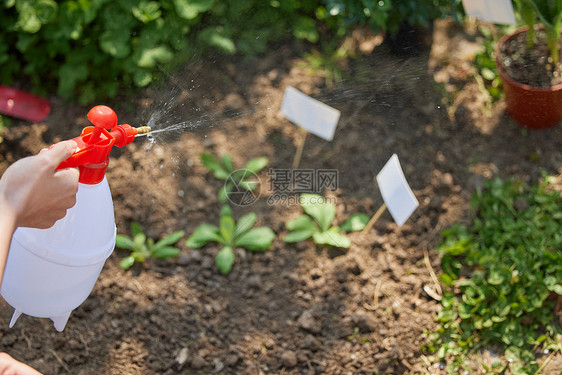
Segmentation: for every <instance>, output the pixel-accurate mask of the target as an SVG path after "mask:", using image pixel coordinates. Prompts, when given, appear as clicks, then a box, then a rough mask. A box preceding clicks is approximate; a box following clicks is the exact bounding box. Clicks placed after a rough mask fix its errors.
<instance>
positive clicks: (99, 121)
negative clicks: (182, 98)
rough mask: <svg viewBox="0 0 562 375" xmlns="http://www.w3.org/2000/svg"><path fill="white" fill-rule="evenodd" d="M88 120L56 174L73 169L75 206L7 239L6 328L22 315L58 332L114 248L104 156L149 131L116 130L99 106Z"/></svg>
mask: <svg viewBox="0 0 562 375" xmlns="http://www.w3.org/2000/svg"><path fill="white" fill-rule="evenodd" d="M88 119H89V120H90V122H92V124H94V125H95V126H90V127H86V128H84V129H83V130H82V133H81V134H80V136H79V137H76V138H74V139H73V140H74V141H75V142H76V144H77V145H78V147H77V149H76V151H75V152H74V154H73V155H72V156H71V157H70V158H68V159H67V160H65V161H63V162H62V163H61V164H60V165H59V167H58V168H57V169H63V168H71V167H78V168H79V170H80V178H79V187H78V193H77V195H76V204H75V205H74V207H72V208H71V209H70V210H68V211H67V214H66V216H65V217H64V218H63V219H61V220H59V221H57V222H56V223H55V225H54V226H52V227H51V228H49V229H35V228H18V229H17V230H16V232H15V233H14V236H13V238H12V243H11V245H10V252H9V254H8V260H7V263H6V269H5V272H4V278H3V279H2V288H1V294H2V296H3V297H4V299H5V300H6V302H8V303H9V304H10V305H11V306H12V307H13V308H14V309H15V311H14V315H13V316H12V320H11V321H10V327H12V326H13V325H14V324H15V323H16V320H17V319H18V317H19V316H20V315H21V314H22V313H25V314H27V315H30V316H34V317H37V318H50V319H51V320H52V321H53V322H54V326H55V329H56V330H57V331H59V332H61V331H62V330H63V329H64V327H65V325H66V322H67V321H68V318H69V316H70V313H71V312H72V310H74V309H75V308H76V307H78V306H79V305H80V304H82V302H84V301H85V300H86V298H87V297H88V296H89V295H90V293H91V291H92V289H93V287H94V284H95V283H96V280H97V279H98V276H99V274H100V272H101V270H102V268H103V265H104V263H105V261H106V259H107V258H108V257H109V255H111V253H112V252H113V249H114V247H115V235H116V228H115V217H114V212H113V201H112V199H111V192H110V190H109V185H108V183H107V179H106V178H105V171H106V169H107V166H108V163H109V153H110V151H111V148H112V147H113V146H117V147H122V146H125V145H127V144H129V143H131V142H132V141H133V140H134V139H135V137H136V136H137V134H144V133H147V132H150V128H149V127H140V128H133V127H131V126H130V125H127V124H123V125H117V115H116V114H115V112H114V111H113V110H112V109H111V108H109V107H106V106H101V105H99V106H96V107H94V108H92V109H91V110H90V111H89V112H88ZM106 129H109V131H108V130H106Z"/></svg>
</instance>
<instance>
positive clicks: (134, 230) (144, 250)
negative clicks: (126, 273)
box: [115, 222, 185, 270]
mask: <svg viewBox="0 0 562 375" xmlns="http://www.w3.org/2000/svg"><path fill="white" fill-rule="evenodd" d="M131 234H132V238H131V237H127V236H125V235H122V234H118V235H117V238H116V240H115V246H116V247H118V248H120V249H125V250H130V251H131V255H129V256H127V257H125V258H123V259H122V260H121V262H120V265H121V268H123V269H125V270H127V269H129V268H131V267H132V266H133V264H135V262H141V263H142V262H144V261H145V260H147V259H149V258H158V259H168V258H173V257H176V256H178V255H179V253H180V251H179V249H177V248H175V247H173V246H172V245H175V244H176V243H177V242H178V241H179V240H180V239H181V238H182V237H183V236H184V234H185V233H184V231H182V230H180V231H177V232H173V233H170V234H168V235H167V236H165V237H164V238H162V239H161V240H160V241H158V242H156V243H154V240H153V239H152V238H146V234H144V232H143V231H142V228H141V227H140V225H139V223H137V222H133V223H132V224H131Z"/></svg>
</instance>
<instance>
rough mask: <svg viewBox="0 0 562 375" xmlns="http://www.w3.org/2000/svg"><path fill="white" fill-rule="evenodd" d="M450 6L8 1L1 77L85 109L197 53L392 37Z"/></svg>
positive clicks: (390, 0)
mask: <svg viewBox="0 0 562 375" xmlns="http://www.w3.org/2000/svg"><path fill="white" fill-rule="evenodd" d="M457 2H458V0H455V1H454V2H453V4H455V3H457ZM450 8H451V6H450V5H449V4H448V2H445V1H444V0H423V1H413V0H409V1H405V0H381V1H374V0H360V1H359V0H310V1H300V0H269V1H264V0H245V1H239V0H223V1H219V0H158V1H156V0H154V1H150V0H140V1H135V0H116V1H111V0H63V1H54V0H5V1H3V2H1V3H0V23H1V24H2V29H1V30H0V64H1V66H2V69H0V81H1V82H3V83H6V84H10V83H12V82H14V81H15V80H18V81H20V82H23V83H25V85H26V86H28V87H31V88H32V89H33V91H36V92H38V93H41V94H46V93H48V92H54V91H56V92H57V94H58V95H60V96H62V97H64V98H78V99H79V101H80V102H82V103H90V102H92V101H94V100H99V99H102V98H108V97H109V98H111V97H114V96H115V95H116V94H117V92H118V91H119V90H123V89H134V88H135V87H144V86H147V85H148V84H150V83H151V82H152V81H154V80H156V79H158V78H159V77H160V76H161V72H162V71H170V70H173V68H174V65H178V64H181V63H183V62H185V61H186V60H187V59H188V58H189V57H190V56H191V55H192V54H193V53H194V51H199V50H201V49H205V48H213V49H215V50H217V49H218V50H220V51H222V52H225V53H230V54H232V53H240V54H242V55H244V56H254V55H256V54H261V53H264V52H265V51H266V49H267V46H268V44H269V43H271V42H272V41H276V40H279V39H282V38H287V37H290V38H296V39H302V40H306V41H308V42H311V43H316V42H318V41H319V40H321V39H330V38H338V37H342V36H343V35H344V34H345V33H346V32H347V31H349V30H352V29H353V28H354V27H356V26H357V25H369V26H370V27H372V28H373V29H375V30H379V29H389V30H390V31H393V30H395V29H396V28H397V26H396V25H399V24H400V23H401V22H402V21H407V22H409V23H414V24H425V23H427V22H429V20H430V19H432V18H434V17H437V16H439V15H442V14H444V12H447V11H448V9H450Z"/></svg>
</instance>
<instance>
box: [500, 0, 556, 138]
mask: <svg viewBox="0 0 562 375" xmlns="http://www.w3.org/2000/svg"><path fill="white" fill-rule="evenodd" d="M515 2H516V5H517V7H518V10H519V14H520V17H521V19H522V20H523V22H524V23H525V24H526V26H525V27H522V28H520V29H518V30H516V31H515V32H514V33H512V34H510V35H506V36H505V37H503V38H502V39H501V40H500V42H499V43H498V48H497V51H496V65H497V67H498V71H499V74H500V77H501V79H502V81H503V84H504V91H505V100H506V104H507V112H508V113H509V115H510V116H511V117H512V118H513V119H514V120H515V121H516V122H517V123H519V124H520V125H522V126H524V127H527V128H535V129H540V128H548V127H551V126H554V125H556V124H557V123H559V122H560V120H562V65H561V64H560V56H559V54H560V22H561V17H562V0H515Z"/></svg>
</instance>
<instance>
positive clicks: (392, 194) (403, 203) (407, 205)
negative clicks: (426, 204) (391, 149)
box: [377, 154, 419, 227]
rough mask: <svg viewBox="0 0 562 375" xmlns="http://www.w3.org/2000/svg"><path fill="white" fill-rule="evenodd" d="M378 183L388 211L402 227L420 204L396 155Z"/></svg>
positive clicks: (385, 167) (383, 171)
mask: <svg viewBox="0 0 562 375" xmlns="http://www.w3.org/2000/svg"><path fill="white" fill-rule="evenodd" d="M377 183H378V184H379V189H380V191H381V195H382V199H383V200H384V203H385V204H386V206H387V208H388V211H389V212H390V214H391V215H392V218H393V219H394V221H395V222H396V224H398V226H399V227H401V226H402V224H404V223H405V222H406V220H408V218H409V217H410V215H411V214H412V212H414V210H415V209H416V208H417V207H418V206H419V203H418V200H417V199H416V197H415V196H414V193H412V190H411V189H410V186H409V185H408V182H407V181H406V178H405V177H404V173H403V172H402V168H401V167H400V162H399V161H398V156H397V155H396V154H394V155H392V156H391V157H390V159H389V160H388V161H387V162H386V164H385V166H384V167H383V168H382V169H381V171H380V172H379V174H378V175H377Z"/></svg>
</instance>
